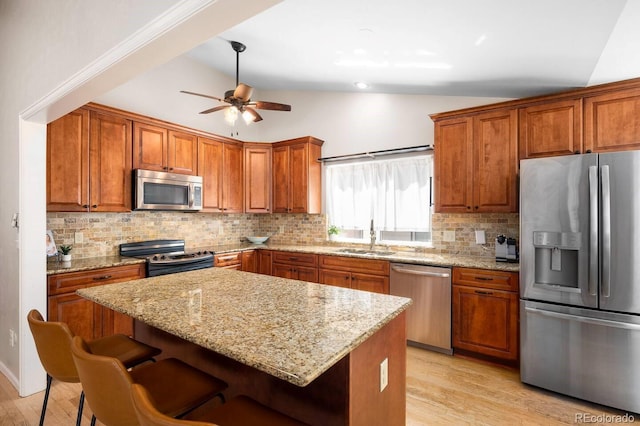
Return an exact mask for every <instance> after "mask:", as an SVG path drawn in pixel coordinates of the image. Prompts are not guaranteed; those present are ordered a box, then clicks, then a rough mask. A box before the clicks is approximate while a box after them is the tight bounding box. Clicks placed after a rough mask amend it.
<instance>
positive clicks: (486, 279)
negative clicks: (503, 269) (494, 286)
mask: <svg viewBox="0 0 640 426" xmlns="http://www.w3.org/2000/svg"><path fill="white" fill-rule="evenodd" d="M474 278H475V279H476V280H478V281H493V278H490V277H474Z"/></svg>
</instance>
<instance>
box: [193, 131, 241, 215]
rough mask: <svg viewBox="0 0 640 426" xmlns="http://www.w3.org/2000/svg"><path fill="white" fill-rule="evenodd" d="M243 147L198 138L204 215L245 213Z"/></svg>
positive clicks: (199, 171)
mask: <svg viewBox="0 0 640 426" xmlns="http://www.w3.org/2000/svg"><path fill="white" fill-rule="evenodd" d="M242 166H243V156H242V143H240V142H226V141H218V140H215V139H211V138H202V137H200V138H198V175H199V176H202V181H203V197H202V202H203V203H202V206H203V211H210V212H223V213H242V211H243V195H244V192H243V173H242V170H243V168H242Z"/></svg>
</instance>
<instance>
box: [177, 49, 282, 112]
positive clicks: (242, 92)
mask: <svg viewBox="0 0 640 426" xmlns="http://www.w3.org/2000/svg"><path fill="white" fill-rule="evenodd" d="M230 43H231V48H233V50H234V51H235V52H236V88H235V89H233V90H227V91H226V92H225V94H224V98H223V99H221V98H218V97H215V96H210V95H203V94H201V93H195V92H188V91H186V90H181V91H180V92H181V93H186V94H188V95H195V96H201V97H204V98H209V99H215V100H216V101H218V102H223V103H226V104H228V105H219V106H216V107H213V108H209V109H206V110H204V111H201V112H200V114H210V113H212V112H216V111H223V110H224V119H225V121H226V122H227V123H229V124H231V125H234V124H235V123H236V120H237V119H238V116H239V115H242V119H243V120H244V122H245V123H247V124H250V123H255V122H258V121H262V117H261V116H260V114H258V111H256V109H264V110H272V111H291V105H286V104H280V103H276V102H265V101H252V100H251V95H252V94H253V87H251V86H249V85H248V84H244V83H240V82H239V78H238V77H239V75H240V52H244V51H245V50H246V48H247V46H245V45H244V44H242V43H240V42H238V41H231V42H230Z"/></svg>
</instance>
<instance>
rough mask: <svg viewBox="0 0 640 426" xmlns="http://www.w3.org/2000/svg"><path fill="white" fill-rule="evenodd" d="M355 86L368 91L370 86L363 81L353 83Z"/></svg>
mask: <svg viewBox="0 0 640 426" xmlns="http://www.w3.org/2000/svg"><path fill="white" fill-rule="evenodd" d="M353 85H354V86H356V87H357V88H358V89H368V88H369V85H368V84H367V83H365V82H362V81H356V82H355V83H353Z"/></svg>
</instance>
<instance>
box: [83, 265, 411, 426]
mask: <svg viewBox="0 0 640 426" xmlns="http://www.w3.org/2000/svg"><path fill="white" fill-rule="evenodd" d="M78 294H80V295H81V296H83V297H85V298H87V299H90V300H92V301H95V302H97V303H99V304H102V305H104V306H107V307H109V308H111V309H114V310H116V311H119V312H121V313H124V314H127V315H130V316H132V317H133V318H134V319H135V320H136V325H135V337H136V338H137V339H139V340H142V341H145V342H147V343H150V344H152V345H156V346H159V347H161V348H162V349H163V356H176V357H179V358H181V359H183V360H184V361H186V362H188V363H191V364H193V365H195V366H197V367H199V368H202V369H203V370H205V371H208V372H210V373H211V374H214V375H216V376H218V377H220V378H222V379H223V380H225V381H227V382H228V383H229V384H230V387H229V390H228V392H227V394H228V396H233V395H235V394H240V393H242V394H246V395H249V396H251V397H253V398H255V399H257V400H258V401H260V402H262V403H264V404H266V405H269V406H271V407H273V408H275V409H277V410H279V411H282V412H285V413H287V414H289V415H291V416H293V417H295V418H297V419H299V420H302V421H304V422H307V423H309V424H317V425H327V424H331V425H365V424H369V425H370V424H385V425H404V424H405V382H406V378H405V373H406V372H405V370H406V345H405V340H406V339H405V335H406V329H405V327H406V326H405V313H404V310H405V309H406V308H407V307H408V306H409V304H410V303H411V301H410V300H409V299H405V298H401V297H395V296H388V295H381V294H375V293H369V292H363V291H357V290H351V289H345V288H340V287H332V286H326V285H320V284H314V283H307V282H302V281H296V280H289V279H284V278H276V277H271V276H265V275H259V274H252V273H246V272H239V271H230V270H224V269H220V268H210V269H202V270H198V271H192V272H183V273H179V274H172V275H165V276H160V277H153V278H145V279H140V280H134V281H129V282H125V283H118V284H112V285H105V286H99V287H92V288H87V289H82V290H79V291H78ZM381 364H382V365H383V366H382V367H381ZM385 364H386V365H387V367H384V365H385ZM381 370H387V371H388V374H383V373H382V371H381ZM382 376H386V377H382ZM384 381H386V382H387V384H386V386H382V385H383V384H384V383H383V382H384ZM381 389H382V390H381Z"/></svg>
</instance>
